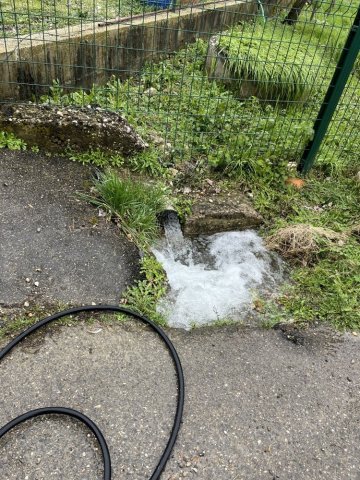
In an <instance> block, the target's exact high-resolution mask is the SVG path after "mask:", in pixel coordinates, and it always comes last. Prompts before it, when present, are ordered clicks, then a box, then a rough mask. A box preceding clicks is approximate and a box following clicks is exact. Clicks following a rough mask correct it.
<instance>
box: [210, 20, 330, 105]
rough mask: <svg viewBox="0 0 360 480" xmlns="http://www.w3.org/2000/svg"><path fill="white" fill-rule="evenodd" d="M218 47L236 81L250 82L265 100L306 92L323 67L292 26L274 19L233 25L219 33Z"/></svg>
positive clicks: (300, 96) (301, 94) (309, 45)
mask: <svg viewBox="0 0 360 480" xmlns="http://www.w3.org/2000/svg"><path fill="white" fill-rule="evenodd" d="M219 48H220V52H221V53H223V54H224V55H225V58H226V64H227V68H228V71H229V73H230V74H231V75H233V76H234V77H235V80H238V82H239V83H241V82H242V81H250V82H253V84H254V86H255V87H256V89H257V91H258V92H259V94H260V95H261V96H262V97H263V98H266V99H268V100H280V101H290V100H298V99H301V98H302V97H304V96H307V95H309V94H310V92H311V90H312V88H313V86H314V85H315V84H316V79H317V76H318V75H319V70H322V58H321V56H320V55H319V54H318V52H317V51H316V48H315V47H314V46H313V45H311V43H303V42H301V39H299V37H298V36H297V35H294V29H293V28H292V27H289V26H286V25H282V24H279V23H277V22H275V21H268V22H267V23H265V24H263V23H259V22H255V23H246V24H243V25H239V26H236V27H234V28H233V29H232V30H230V31H229V32H228V33H227V34H223V35H221V36H220V39H219Z"/></svg>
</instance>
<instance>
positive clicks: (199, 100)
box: [0, 0, 360, 174]
mask: <svg viewBox="0 0 360 480" xmlns="http://www.w3.org/2000/svg"><path fill="white" fill-rule="evenodd" d="M358 6H359V3H358V0H312V1H311V2H305V1H304V0H262V1H261V0H244V1H237V0H223V1H208V2H206V1H205V2H201V3H194V2H192V1H189V0H183V1H181V0H177V1H176V2H172V0H147V1H145V2H144V1H141V0H124V1H121V0H120V1H117V0H116V1H115V0H97V1H96V2H95V0H76V1H71V0H69V1H68V2H67V3H65V2H62V1H58V0H1V3H0V32H1V33H0V103H3V104H5V105H6V104H13V103H26V102H27V101H29V100H32V101H34V102H37V103H47V104H62V105H79V106H84V105H93V106H94V105H95V106H100V107H102V108H105V109H111V110H115V111H118V112H120V113H121V114H123V115H124V116H126V117H127V118H128V120H129V121H130V122H131V123H132V124H133V125H134V127H136V128H137V130H138V131H139V132H140V133H141V135H142V136H143V137H144V138H145V139H146V140H147V142H148V143H149V145H150V149H151V151H153V154H154V155H160V156H162V157H163V158H164V160H163V161H164V163H165V164H167V165H177V164H178V163H179V161H181V162H186V161H187V162H191V163H192V164H194V165H196V166H199V167H201V165H204V164H206V165H209V164H210V165H211V166H212V167H213V168H214V169H218V170H220V171H225V172H227V173H229V174H233V173H235V174H236V173H237V172H239V171H241V172H245V173H246V172H262V173H265V174H266V172H267V171H269V170H271V169H272V165H273V164H274V163H277V164H281V163H283V164H284V168H285V166H286V165H287V164H288V163H289V162H298V161H299V160H300V158H301V156H302V153H303V151H304V148H305V146H306V145H307V143H308V142H309V140H310V139H311V137H312V135H313V125H314V121H315V119H316V117H317V114H318V112H319V109H320V106H321V104H322V101H323V99H324V96H325V93H326V91H327V89H328V86H329V83H330V81H331V78H332V75H333V73H334V70H335V67H336V62H337V61H338V59H339V56H340V53H341V51H342V48H343V46H344V44H345V41H346V38H347V35H348V32H349V30H350V28H351V25H352V23H353V21H354V18H355V15H356V12H357V9H358ZM359 65H360V62H359V58H358V59H357V63H356V66H355V69H354V71H353V72H352V74H351V77H350V79H349V81H348V83H347V86H346V89H345V91H344V93H343V95H342V98H341V100H340V102H339V105H338V108H337V110H336V113H335V115H334V118H333V121H332V123H331V125H330V128H329V131H328V133H327V135H326V138H325V140H324V142H323V145H322V147H321V149H320V152H319V155H318V162H319V163H320V164H321V165H323V166H324V168H329V169H333V168H335V169H336V168H343V166H344V165H345V166H346V165H347V164H351V163H354V162H357V161H358V156H359V153H358V152H359V151H360V148H359V147H360V143H359V142H360V140H359V115H360V108H359V107H360V101H359V99H360V68H359Z"/></svg>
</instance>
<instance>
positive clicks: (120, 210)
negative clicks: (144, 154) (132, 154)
mask: <svg viewBox="0 0 360 480" xmlns="http://www.w3.org/2000/svg"><path fill="white" fill-rule="evenodd" d="M95 190H96V193H97V195H96V197H89V196H85V198H87V199H88V200H89V201H90V202H91V203H92V204H93V205H96V206H99V207H102V208H104V209H106V210H108V211H110V213H111V214H112V215H113V216H114V217H115V219H117V221H118V224H119V226H120V228H121V229H122V230H123V231H124V233H126V234H127V235H128V237H129V238H131V240H133V241H134V242H135V243H136V244H137V245H138V246H139V247H140V248H144V249H148V248H149V246H150V245H151V243H152V242H153V241H154V240H155V239H156V238H157V237H158V235H159V223H158V220H157V215H158V214H159V213H160V212H161V211H162V210H163V208H164V205H165V190H164V188H163V187H161V186H151V185H145V184H143V183H141V182H138V181H134V180H131V179H122V178H120V177H119V176H117V175H116V174H115V173H111V172H110V173H102V174H100V178H99V180H97V181H96V182H95Z"/></svg>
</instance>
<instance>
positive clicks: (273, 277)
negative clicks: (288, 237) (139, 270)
mask: <svg viewBox="0 0 360 480" xmlns="http://www.w3.org/2000/svg"><path fill="white" fill-rule="evenodd" d="M178 241H179V238H177V242H178ZM184 241H185V242H186V245H187V248H188V250H189V249H190V250H191V252H189V254H188V255H186V256H185V257H184V255H181V256H180V257H179V256H177V252H178V251H179V250H178V249H174V248H173V245H172V244H171V242H169V240H163V241H162V242H161V243H160V244H159V245H157V246H156V248H154V249H153V252H154V254H155V256H156V258H157V259H158V260H159V262H160V263H161V264H162V265H163V267H164V269H165V271H166V273H167V277H168V280H169V285H170V292H169V294H168V295H167V296H166V298H165V299H164V300H163V301H162V302H161V304H160V305H159V310H160V311H161V312H162V313H164V314H165V316H166V317H167V320H168V323H169V325H170V326H172V327H178V328H186V329H189V328H191V326H192V325H194V324H195V325H203V324H208V323H211V322H214V321H216V320H219V319H241V318H245V317H246V314H247V313H248V311H249V308H251V305H252V303H253V299H254V296H255V295H256V294H257V293H258V292H263V291H266V290H272V289H273V288H274V287H275V286H276V285H277V284H279V282H280V281H281V280H282V277H283V268H282V262H281V261H280V260H279V259H278V257H275V256H274V255H273V254H271V253H270V252H268V251H267V250H266V248H265V247H264V245H263V243H262V240H261V238H260V237H259V236H258V235H257V234H256V233H255V232H254V231H251V230H246V231H243V232H227V233H219V234H216V235H212V236H209V237H199V239H198V240H193V241H190V240H189V239H186V240H184ZM189 247H190V248H189Z"/></svg>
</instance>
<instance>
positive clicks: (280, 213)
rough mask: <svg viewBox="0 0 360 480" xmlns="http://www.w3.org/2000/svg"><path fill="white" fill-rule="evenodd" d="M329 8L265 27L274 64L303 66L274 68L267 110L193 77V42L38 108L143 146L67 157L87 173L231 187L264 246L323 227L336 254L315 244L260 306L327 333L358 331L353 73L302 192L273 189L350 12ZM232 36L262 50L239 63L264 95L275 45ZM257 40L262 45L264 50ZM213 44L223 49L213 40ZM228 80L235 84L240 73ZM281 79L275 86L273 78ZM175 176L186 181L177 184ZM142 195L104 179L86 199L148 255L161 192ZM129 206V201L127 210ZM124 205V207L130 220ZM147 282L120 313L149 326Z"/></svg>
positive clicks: (198, 59)
mask: <svg viewBox="0 0 360 480" xmlns="http://www.w3.org/2000/svg"><path fill="white" fill-rule="evenodd" d="M355 6H356V5H355ZM324 8H325V7H324ZM339 8H340V7H339ZM341 8H342V10H341V11H340V13H341V12H343V15H342V16H341V15H338V14H332V15H329V14H326V13H325V11H323V7H322V6H320V7H319V9H318V10H317V12H316V15H315V17H314V18H313V20H312V21H311V22H307V23H304V20H305V19H308V17H309V15H310V14H311V12H310V11H309V9H305V10H304V11H303V13H302V16H301V18H300V21H299V22H298V23H297V24H295V26H281V27H280V26H278V27H276V28H279V29H281V32H282V33H281V34H280V33H277V34H276V39H277V41H278V43H279V45H278V47H279V48H278V52H282V53H281V55H282V57H281V58H282V60H284V59H285V60H286V53H285V50H286V47H289V45H293V46H294V45H306V47H305V50H303V51H302V53H301V62H302V63H304V62H305V63H306V65H309V66H310V67H309V70H308V74H306V75H305V76H304V75H303V72H302V71H300V70H299V69H296V68H295V67H296V65H295V66H294V72H293V71H290V70H288V71H287V70H286V68H287V67H286V65H285V72H280V71H279V72H278V77H277V78H278V81H277V83H279V82H280V83H281V84H282V86H280V85H277V86H276V88H275V90H271V89H270V90H268V92H267V95H268V96H269V97H270V96H271V97H272V98H271V101H270V102H268V101H264V100H259V99H258V98H254V97H252V98H248V99H241V100H239V99H238V98H236V94H234V93H232V92H231V91H228V90H227V89H226V86H224V85H222V84H221V83H216V82H214V81H211V80H209V79H208V77H207V75H206V74H205V72H204V63H205V58H206V53H207V45H206V44H205V43H204V42H203V41H198V42H197V43H196V44H195V45H192V46H189V47H188V48H186V49H185V50H183V51H180V52H178V53H177V54H175V55H174V56H172V57H171V58H168V59H166V60H164V61H162V62H159V64H157V65H150V66H147V67H146V68H144V69H143V71H142V74H141V76H140V77H139V78H137V79H129V80H127V81H124V82H121V81H119V80H118V79H116V78H113V79H112V80H111V81H110V82H108V84H107V85H106V86H104V87H100V86H94V87H93V88H92V89H91V91H90V92H84V91H81V92H80V91H79V92H73V93H71V94H70V95H66V94H65V93H64V92H63V91H62V90H61V87H60V86H59V85H58V84H55V85H54V87H53V89H52V92H51V97H50V98H44V99H43V100H44V101H48V102H50V103H62V104H74V105H81V106H83V105H84V104H85V105H91V104H94V105H95V104H96V105H100V106H102V107H104V108H109V109H113V110H116V111H119V112H121V114H123V115H125V116H126V117H127V119H128V120H129V122H130V123H131V124H132V125H134V126H135V127H136V129H137V130H138V131H139V133H140V134H141V135H142V136H143V137H144V138H145V139H146V140H147V141H148V142H149V143H150V148H149V149H148V150H147V151H146V152H144V153H142V154H139V155H135V156H134V157H132V158H130V159H126V160H125V159H119V158H118V159H115V160H114V159H113V160H111V159H109V158H108V157H103V156H102V154H101V152H100V153H99V152H91V153H90V154H89V155H88V156H86V155H85V156H83V157H81V158H80V157H77V158H75V157H74V159H79V160H80V161H82V162H83V163H89V162H90V163H94V164H95V165H97V166H99V167H105V166H107V165H112V166H124V165H125V166H126V167H129V168H131V169H132V170H134V171H136V172H141V173H147V174H149V175H152V176H154V177H155V178H156V179H159V178H160V177H161V178H162V179H163V180H164V181H166V182H167V183H168V185H170V186H175V187H184V186H185V185H187V183H188V182H191V183H192V185H195V186H196V185H197V184H200V183H201V182H202V181H203V180H204V179H205V178H211V179H212V180H211V181H213V182H215V184H216V185H218V186H219V188H220V189H232V188H236V189H243V190H245V191H247V192H248V193H249V194H250V195H251V196H252V198H253V201H254V203H255V206H256V208H257V209H258V210H259V211H260V212H261V213H262V215H263V216H264V218H265V221H266V223H265V226H264V229H263V233H264V235H266V236H268V235H274V234H276V233H278V232H279V230H280V229H286V228H291V229H293V230H294V228H295V230H296V227H297V226H298V225H307V226H308V227H309V229H314V228H315V231H317V232H319V231H321V229H327V230H331V231H333V232H335V237H337V238H346V241H344V242H343V243H341V244H340V243H339V242H333V241H328V239H327V240H326V239H325V240H324V239H319V238H318V237H316V239H315V241H314V243H315V246H316V253H315V254H314V255H311V261H307V262H301V261H300V262H299V258H297V257H296V255H295V256H293V259H294V269H293V275H292V279H291V283H290V284H289V285H288V286H287V287H286V288H285V290H284V292H283V294H282V295H281V296H280V298H279V299H278V301H277V302H276V303H274V304H273V305H271V308H270V310H269V311H270V312H271V313H270V314H269V316H268V317H267V321H268V322H269V323H272V320H274V321H277V320H279V319H280V320H281V319H283V320H290V319H291V320H294V321H300V322H304V321H306V322H308V321H314V320H320V321H331V322H332V323H334V324H335V325H336V326H337V327H339V328H351V329H355V328H360V318H359V304H360V298H359V295H360V288H359V271H360V258H359V249H360V246H359V242H358V239H357V238H356V237H355V236H351V235H350V231H351V228H352V227H353V226H354V225H356V224H360V211H359V208H358V205H359V202H360V183H359V179H358V171H359V168H360V166H359V152H360V134H359V120H360V113H359V112H360V109H359V105H360V80H359V77H358V76H357V74H358V72H357V71H354V72H353V74H352V76H351V78H350V80H349V82H348V85H347V88H346V90H345V91H344V93H343V96H342V99H341V102H340V105H339V106H338V108H337V111H336V113H335V116H334V118H333V121H332V123H331V125H330V129H329V131H328V134H327V136H326V138H325V141H324V143H323V145H322V148H321V150H320V152H319V155H318V160H317V164H316V168H315V169H314V170H313V171H312V172H311V174H310V176H309V177H307V179H306V183H305V186H304V187H303V188H302V189H299V190H297V189H295V188H293V187H292V186H291V185H287V184H286V183H285V179H286V178H287V177H288V176H289V175H296V171H295V167H296V162H297V161H298V160H299V158H300V156H301V154H302V152H303V149H304V147H305V145H306V143H307V142H308V140H309V139H310V138H311V137H312V135H313V130H312V127H313V122H314V119H315V118H316V115H317V113H318V110H319V107H320V104H321V101H322V100H323V97H324V94H325V92H326V89H327V87H328V85H329V81H330V78H331V76H332V73H333V71H334V69H335V60H336V59H337V58H338V56H339V52H340V49H341V47H342V45H343V43H344V41H345V38H346V36H347V33H348V30H349V27H350V25H351V19H352V17H351V15H352V13H351V12H353V9H354V8H355V7H354V6H353V2H350V1H348V0H344V1H343V2H342V3H341ZM341 19H342V20H341ZM341 22H342V23H341ZM242 28H244V29H250V30H251V29H254V32H255V31H256V33H254V35H256V37H257V38H256V39H255V40H257V45H258V48H259V51H261V55H262V54H263V53H266V52H267V54H266V55H265V56H264V58H263V57H262V56H261V57H258V56H249V57H247V58H246V61H247V62H248V65H249V67H248V70H246V72H247V73H246V75H250V74H251V76H252V77H253V78H257V81H258V82H259V83H260V84H261V82H262V83H263V84H264V85H265V83H266V82H268V81H269V79H271V78H273V77H272V71H273V69H276V62H277V60H278V59H277V58H276V59H275V58H272V57H271V55H272V52H269V48H268V45H269V39H270V33H269V32H272V33H274V35H275V32H274V31H272V30H271V29H273V28H275V27H273V25H271V24H270V25H266V26H265V27H264V26H263V25H259V24H256V25H254V26H246V27H242ZM279 31H280V30H279ZM262 35H264V38H265V43H266V42H267V43H266V45H265V47H263V44H262V40H261V38H262ZM223 41H224V42H226V37H225V36H224V37H223ZM282 42H283V43H282ZM262 48H263V51H262ZM290 52H292V53H290V54H289V55H290V56H289V57H288V59H287V60H286V62H288V61H289V62H290V58H291V62H293V59H296V58H297V57H296V55H297V53H295V51H294V50H293V48H292V49H290ZM278 55H280V54H279V53H278ZM259 58H261V59H262V60H263V67H262V68H261V71H260V70H258V71H257V72H256V71H255V70H254V69H256V68H257V67H258V68H260V67H259ZM267 59H268V60H267ZM243 60H244V59H242V60H241V61H243ZM296 63H297V61H296ZM315 65H316V71H314V69H313V67H314V66H315ZM239 72H240V73H241V75H243V73H242V70H239ZM296 72H297V73H296ZM284 73H285V74H286V77H281V75H283V74H284ZM314 73H315V76H316V78H314ZM256 75H257V77H256ZM279 75H280V76H279ZM289 76H290V77H291V78H293V80H294V81H292V82H290V83H291V85H290V89H289V88H288V86H285V83H286V81H284V78H289ZM304 84H305V86H304ZM264 88H268V87H264ZM303 88H310V92H311V95H310V99H309V101H306V102H303V101H301V102H289V103H288V104H286V105H284V104H281V103H278V102H277V101H276V100H277V99H278V98H279V96H281V97H282V98H290V97H291V96H292V95H295V98H298V97H299V96H301V94H302V91H303V90H302V89H303ZM279 89H280V90H279ZM279 92H280V93H279ZM116 158H117V157H116ZM122 162H124V163H122ZM170 169H173V170H175V176H174V177H173V176H172V175H169V171H170ZM186 169H187V170H186ZM185 170H186V171H187V172H190V173H186V174H185V173H184V171H185ZM176 172H177V173H176ZM170 179H172V180H171V182H172V183H170ZM130 184H131V185H130ZM149 188H150V187H149ZM151 188H152V189H155V191H156V194H155V197H153V198H152V199H151V195H149V192H147V191H146V193H145V190H146V189H145V188H144V187H143V186H136V185H135V187H134V185H133V182H130V183H126V180H120V179H119V178H118V177H117V176H115V174H106V176H104V175H103V176H101V177H100V180H99V181H98V183H97V185H96V189H97V192H98V195H97V197H96V198H95V199H93V200H92V201H93V203H94V204H96V205H98V206H101V207H102V208H104V209H106V210H108V211H109V212H111V214H112V215H113V216H114V217H115V218H118V219H119V221H120V222H121V225H122V226H123V228H124V230H125V232H126V233H127V234H128V235H130V237H131V238H133V239H134V240H135V241H136V242H137V243H138V244H139V245H146V246H148V245H149V244H150V243H151V241H152V240H153V238H154V236H156V234H157V232H158V227H157V224H156V212H157V211H158V209H159V205H160V204H161V202H162V200H161V199H162V198H163V193H164V192H163V187H151ZM138 195H139V197H138ZM138 198H140V199H141V200H134V199H138ZM145 204H149V205H150V206H151V208H150V211H146V212H145V211H144V205H145ZM128 205H131V208H133V207H134V210H133V213H131V214H130V213H129V212H130V210H129V208H128ZM312 231H314V230H312ZM144 232H147V233H144ZM328 235H330V234H329V233H328ZM279 248H280V247H279ZM301 255H302V254H301V253H299V254H298V257H300V256H301ZM300 260H303V258H300ZM145 261H146V262H147V261H148V260H145ZM149 262H150V260H149ZM153 270H155V271H156V272H158V270H157V266H155V265H146V266H144V271H143V273H144V275H145V277H146V278H147V277H148V272H149V271H150V272H153ZM158 274H159V277H161V274H160V273H159V272H158ZM152 275H153V274H151V275H150V277H149V278H150V281H148V282H147V283H141V282H140V283H139V284H138V285H137V286H136V287H135V288H134V289H133V290H130V291H129V292H128V294H127V296H126V299H127V301H128V303H129V305H135V306H136V308H137V309H138V310H139V311H142V312H143V313H146V314H149V315H151V316H152V317H153V316H154V315H156V313H155V305H156V301H157V300H158V298H159V295H161V294H162V293H163V292H164V290H163V287H164V283H163V281H164V279H163V278H161V281H159V282H158V281H157V280H155V279H154V278H156V275H157V274H156V275H155V274H154V276H152ZM143 281H145V280H143Z"/></svg>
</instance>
